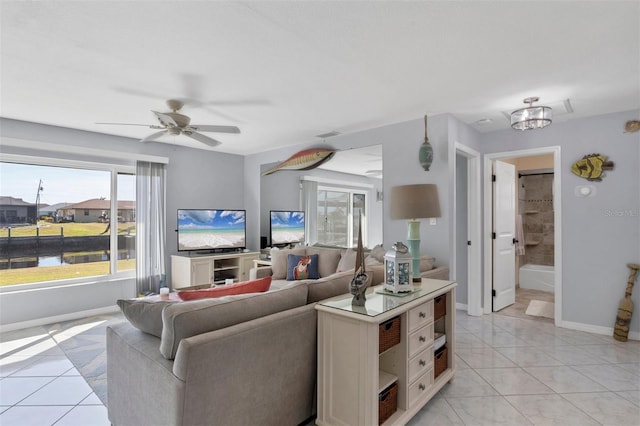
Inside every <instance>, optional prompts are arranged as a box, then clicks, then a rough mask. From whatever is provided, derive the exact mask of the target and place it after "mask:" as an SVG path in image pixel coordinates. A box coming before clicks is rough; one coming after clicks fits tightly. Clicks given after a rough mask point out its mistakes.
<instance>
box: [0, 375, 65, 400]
mask: <svg viewBox="0 0 640 426" xmlns="http://www.w3.org/2000/svg"><path fill="white" fill-rule="evenodd" d="M52 380H54V378H53V377H5V378H4V379H1V380H0V405H15V404H17V403H18V402H20V401H22V400H23V399H24V398H27V397H28V396H29V395H31V394H32V393H34V392H36V391H37V390H38V389H40V388H42V387H43V386H45V385H46V384H47V383H49V382H51V381H52Z"/></svg>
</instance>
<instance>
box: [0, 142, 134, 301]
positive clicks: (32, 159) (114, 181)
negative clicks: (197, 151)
mask: <svg viewBox="0 0 640 426" xmlns="http://www.w3.org/2000/svg"><path fill="white" fill-rule="evenodd" d="M0 163H17V164H25V165H33V166H49V167H65V168H74V169H84V170H98V171H105V172H109V173H110V190H111V193H110V200H111V206H110V216H111V217H110V219H109V220H110V221H114V220H115V224H114V223H112V224H111V226H112V229H117V210H118V206H117V194H118V174H128V175H133V176H135V174H136V166H135V161H132V160H129V161H126V162H124V163H121V164H116V163H110V162H108V161H105V162H98V161H85V160H75V159H61V158H57V157H55V156H52V157H45V156H31V155H22V154H8V153H1V152H0ZM114 213H115V215H114ZM114 226H115V227H114ZM117 239H118V235H117V233H116V232H111V233H110V239H109V248H110V251H113V249H114V248H116V250H117ZM117 261H118V259H117V256H110V262H109V273H108V274H105V275H98V276H91V277H81V278H67V279H61V280H55V281H39V282H35V283H24V284H12V285H6V286H0V293H5V292H12V291H24V290H31V289H39V288H50V287H64V286H69V285H82V284H92V283H97V282H108V281H115V280H121V279H127V278H135V276H136V270H135V268H134V269H129V270H124V271H117ZM114 271H116V272H114Z"/></svg>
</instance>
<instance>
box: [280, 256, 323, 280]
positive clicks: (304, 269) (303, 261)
mask: <svg viewBox="0 0 640 426" xmlns="http://www.w3.org/2000/svg"><path fill="white" fill-rule="evenodd" d="M318 278H320V276H319V275H318V255H317V254H313V255H310V256H307V255H304V256H296V255H295V254H290V255H289V256H288V257H287V281H297V280H317V279H318Z"/></svg>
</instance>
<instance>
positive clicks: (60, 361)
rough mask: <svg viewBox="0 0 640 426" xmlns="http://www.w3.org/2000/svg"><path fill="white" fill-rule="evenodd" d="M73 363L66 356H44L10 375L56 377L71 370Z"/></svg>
mask: <svg viewBox="0 0 640 426" xmlns="http://www.w3.org/2000/svg"><path fill="white" fill-rule="evenodd" d="M72 368H73V364H72V363H71V361H69V359H68V358H67V357H66V356H44V357H39V358H38V359H37V360H36V361H35V362H33V363H31V364H29V365H28V366H27V367H25V368H22V369H20V370H18V371H16V372H15V373H13V374H12V375H11V377H42V376H50V377H57V376H60V375H62V374H64V373H65V372H67V371H69V370H71V369H72Z"/></svg>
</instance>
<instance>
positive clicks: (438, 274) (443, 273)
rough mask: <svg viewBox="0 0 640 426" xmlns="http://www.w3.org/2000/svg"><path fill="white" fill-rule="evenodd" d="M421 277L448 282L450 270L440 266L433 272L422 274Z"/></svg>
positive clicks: (432, 270)
mask: <svg viewBox="0 0 640 426" xmlns="http://www.w3.org/2000/svg"><path fill="white" fill-rule="evenodd" d="M420 277H422V278H432V279H434V280H448V279H449V268H448V267H446V266H439V267H436V268H433V269H431V270H428V271H423V272H421V273H420Z"/></svg>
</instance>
